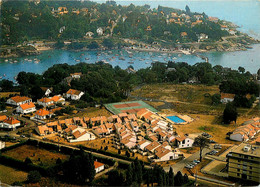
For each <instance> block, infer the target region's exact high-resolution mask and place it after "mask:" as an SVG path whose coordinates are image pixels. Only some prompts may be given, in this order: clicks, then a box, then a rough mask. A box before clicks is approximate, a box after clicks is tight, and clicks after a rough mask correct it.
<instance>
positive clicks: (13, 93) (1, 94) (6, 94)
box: [0, 92, 20, 98]
mask: <svg viewBox="0 0 260 187" xmlns="http://www.w3.org/2000/svg"><path fill="white" fill-rule="evenodd" d="M11 94H12V95H15V94H20V92H0V98H1V97H9V96H10V95H11Z"/></svg>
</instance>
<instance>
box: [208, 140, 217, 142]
mask: <svg viewBox="0 0 260 187" xmlns="http://www.w3.org/2000/svg"><path fill="white" fill-rule="evenodd" d="M209 143H217V142H215V141H214V140H209Z"/></svg>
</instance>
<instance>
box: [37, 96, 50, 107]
mask: <svg viewBox="0 0 260 187" xmlns="http://www.w3.org/2000/svg"><path fill="white" fill-rule="evenodd" d="M37 103H38V105H42V106H44V107H47V106H51V105H53V100H52V99H49V98H47V97H44V98H41V99H38V100H37Z"/></svg>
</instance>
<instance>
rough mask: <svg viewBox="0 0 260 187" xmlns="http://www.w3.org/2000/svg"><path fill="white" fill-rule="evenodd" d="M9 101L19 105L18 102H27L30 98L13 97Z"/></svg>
mask: <svg viewBox="0 0 260 187" xmlns="http://www.w3.org/2000/svg"><path fill="white" fill-rule="evenodd" d="M11 99H12V100H13V101H14V102H16V103H20V102H23V101H28V100H30V99H31V98H29V97H24V96H23V97H21V96H14V97H11Z"/></svg>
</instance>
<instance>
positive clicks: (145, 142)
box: [137, 140, 151, 151]
mask: <svg viewBox="0 0 260 187" xmlns="http://www.w3.org/2000/svg"><path fill="white" fill-rule="evenodd" d="M150 143H151V142H150V141H148V140H142V141H140V142H138V144H137V147H138V148H139V149H141V150H142V151H143V150H144V148H145V147H146V146H147V145H149V144H150Z"/></svg>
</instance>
